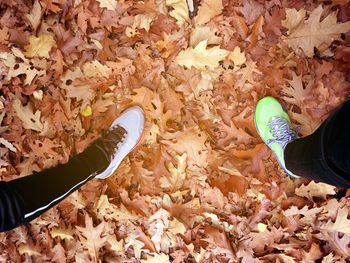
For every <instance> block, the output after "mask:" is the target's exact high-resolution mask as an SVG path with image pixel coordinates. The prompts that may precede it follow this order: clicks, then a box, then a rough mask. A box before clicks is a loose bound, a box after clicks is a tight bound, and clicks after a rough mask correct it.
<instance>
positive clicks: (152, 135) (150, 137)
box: [142, 123, 160, 145]
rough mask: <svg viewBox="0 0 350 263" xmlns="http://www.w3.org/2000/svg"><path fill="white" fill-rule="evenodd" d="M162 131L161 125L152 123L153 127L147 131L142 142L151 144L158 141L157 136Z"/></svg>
mask: <svg viewBox="0 0 350 263" xmlns="http://www.w3.org/2000/svg"><path fill="white" fill-rule="evenodd" d="M159 133H160V130H159V126H158V125H157V124H155V123H152V126H151V128H150V129H149V130H148V131H145V134H144V136H143V140H142V143H145V144H147V145H151V144H153V143H155V142H156V141H157V137H158V135H159Z"/></svg>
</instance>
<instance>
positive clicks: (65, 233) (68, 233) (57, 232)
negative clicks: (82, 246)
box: [50, 227, 74, 240]
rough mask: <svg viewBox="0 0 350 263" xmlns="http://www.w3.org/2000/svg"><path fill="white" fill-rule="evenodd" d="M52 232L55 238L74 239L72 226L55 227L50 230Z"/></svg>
mask: <svg viewBox="0 0 350 263" xmlns="http://www.w3.org/2000/svg"><path fill="white" fill-rule="evenodd" d="M50 234H51V236H52V237H53V238H55V237H60V238H61V239H62V240H64V239H67V240H70V239H71V240H72V239H74V231H73V230H72V229H71V228H66V229H63V228H59V227H53V228H52V229H51V230H50Z"/></svg>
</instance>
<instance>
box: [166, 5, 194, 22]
mask: <svg viewBox="0 0 350 263" xmlns="http://www.w3.org/2000/svg"><path fill="white" fill-rule="evenodd" d="M166 5H167V6H171V7H172V8H173V9H174V10H172V11H170V12H169V15H170V16H172V17H174V18H175V19H176V21H177V22H176V23H177V24H178V25H179V26H180V27H181V26H182V25H184V24H185V23H186V22H187V23H190V17H189V13H188V6H187V2H186V0H166Z"/></svg>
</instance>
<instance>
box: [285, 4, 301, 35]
mask: <svg viewBox="0 0 350 263" xmlns="http://www.w3.org/2000/svg"><path fill="white" fill-rule="evenodd" d="M305 15H306V10H305V9H303V8H301V9H300V10H299V11H297V10H296V9H295V8H286V19H285V20H282V21H281V25H282V26H284V27H285V28H295V27H296V26H297V25H298V24H299V23H300V21H302V20H303V19H304V18H305ZM288 33H289V31H288Z"/></svg>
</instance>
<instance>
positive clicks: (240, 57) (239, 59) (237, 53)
mask: <svg viewBox="0 0 350 263" xmlns="http://www.w3.org/2000/svg"><path fill="white" fill-rule="evenodd" d="M227 58H228V59H230V60H231V61H232V62H233V64H234V65H235V66H240V65H242V64H243V63H245V62H246V57H245V54H244V52H241V49H240V48H239V47H238V46H236V47H235V48H234V49H233V51H232V52H230V54H229V55H228V57H227Z"/></svg>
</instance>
